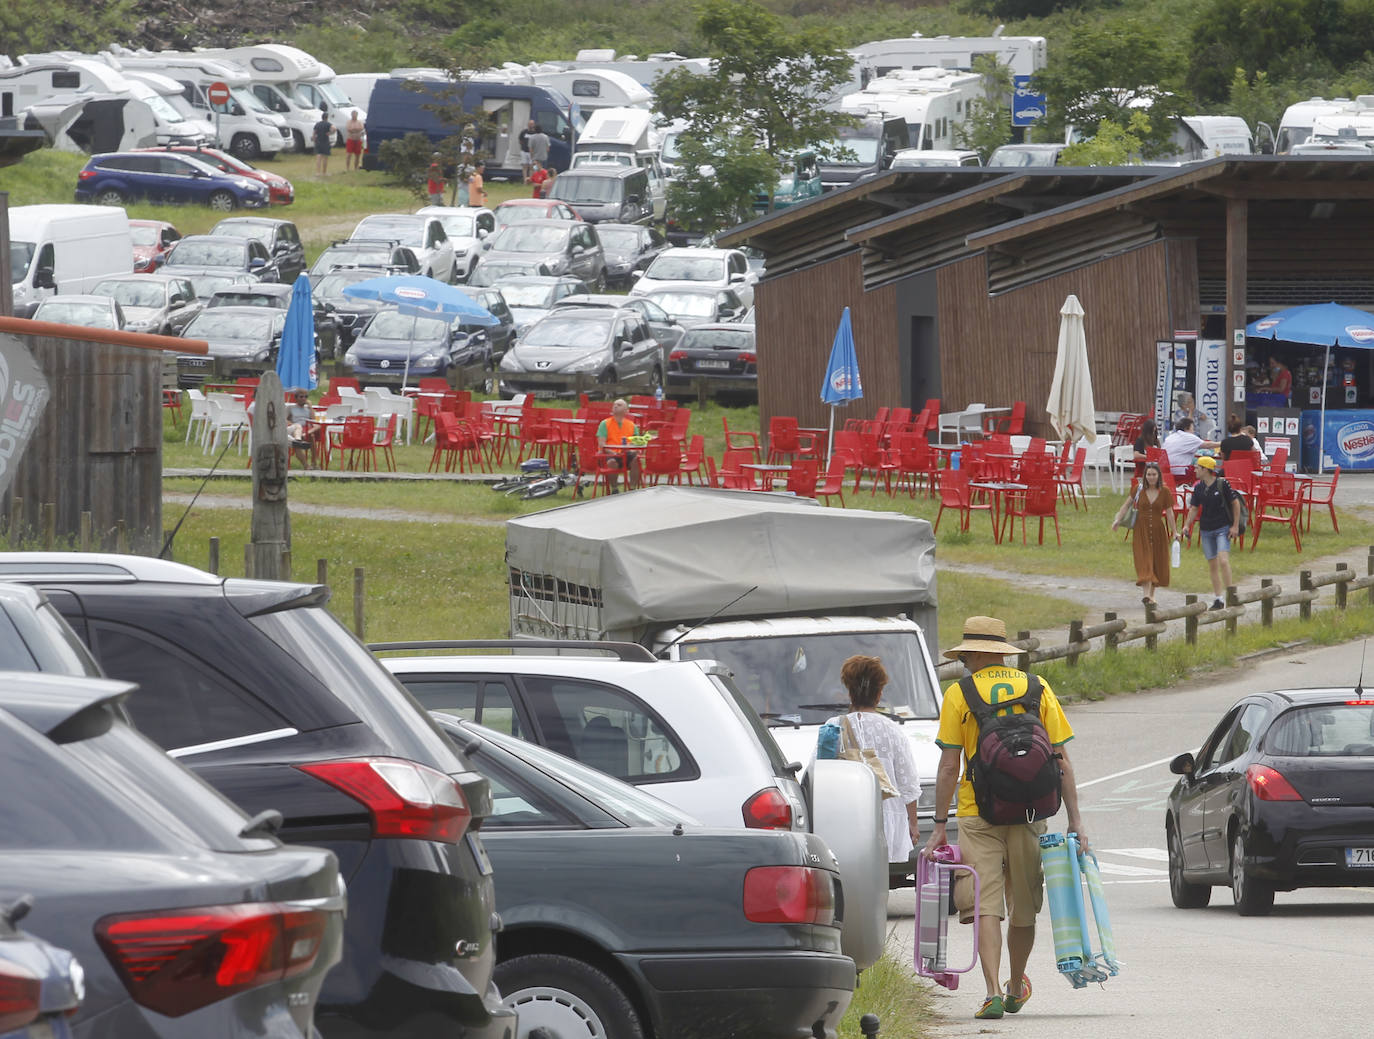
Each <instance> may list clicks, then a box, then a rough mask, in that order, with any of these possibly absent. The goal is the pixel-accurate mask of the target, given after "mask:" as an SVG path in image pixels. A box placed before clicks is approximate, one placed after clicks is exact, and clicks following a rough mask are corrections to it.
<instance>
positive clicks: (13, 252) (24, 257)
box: [10, 241, 38, 284]
mask: <svg viewBox="0 0 1374 1039" xmlns="http://www.w3.org/2000/svg"><path fill="white" fill-rule="evenodd" d="M37 251H38V245H37V243H35V242H15V241H11V242H10V278H11V279H13V281H14V282H15V284H18V283H19V282H21V281H23V280H24V279H25V278H27V277H28V276H29V264H30V263H32V262H33V254H34V253H35V252H37Z"/></svg>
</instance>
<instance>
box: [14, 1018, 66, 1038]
mask: <svg viewBox="0 0 1374 1039" xmlns="http://www.w3.org/2000/svg"><path fill="white" fill-rule="evenodd" d="M22 1034H23V1035H24V1037H25V1039H57V1030H56V1029H55V1028H54V1027H53V1025H52V1022H51V1021H35V1022H34V1023H33V1024H31V1025H29V1030H28V1031H27V1032H24V1033H22ZM63 1034H64V1035H65V1034H67V1033H65V1032H64V1033H63Z"/></svg>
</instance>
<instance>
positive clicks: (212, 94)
mask: <svg viewBox="0 0 1374 1039" xmlns="http://www.w3.org/2000/svg"><path fill="white" fill-rule="evenodd" d="M205 96H206V97H208V98H209V99H210V104H212V105H224V104H228V103H229V84H227V83H219V82H216V83H211V84H210V86H209V87H208V88H207V89H206V91H205Z"/></svg>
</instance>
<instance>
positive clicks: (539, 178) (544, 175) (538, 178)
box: [530, 159, 549, 198]
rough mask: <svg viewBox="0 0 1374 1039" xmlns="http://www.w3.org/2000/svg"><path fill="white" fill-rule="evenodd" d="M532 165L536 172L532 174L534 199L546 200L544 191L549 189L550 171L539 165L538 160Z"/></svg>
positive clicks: (531, 181)
mask: <svg viewBox="0 0 1374 1039" xmlns="http://www.w3.org/2000/svg"><path fill="white" fill-rule="evenodd" d="M532 165H533V167H534V172H533V173H531V174H530V183H531V184H532V185H534V197H535V198H545V197H546V196H545V194H544V191H545V190H546V188H547V187H548V180H549V174H548V171H546V170H545V169H544V167H543V166H541V165H540V164H539V160H538V159H535V160H533V162H532Z"/></svg>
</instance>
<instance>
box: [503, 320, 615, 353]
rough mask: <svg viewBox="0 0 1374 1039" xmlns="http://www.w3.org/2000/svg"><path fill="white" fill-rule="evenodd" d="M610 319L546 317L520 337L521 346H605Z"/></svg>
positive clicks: (578, 348) (590, 348) (571, 347)
mask: <svg viewBox="0 0 1374 1039" xmlns="http://www.w3.org/2000/svg"><path fill="white" fill-rule="evenodd" d="M609 326H610V321H609V320H607V321H571V320H568V319H566V318H559V317H558V316H557V311H555V312H554V316H553V317H546V318H545V319H544V320H543V321H541V322H539V324H537V325H535V326H534V327H533V328H531V329H530V330H529V331H528V332H526V333H525V334H524V335H523V336H521V337H520V345H521V346H541V347H567V348H568V349H570V350H592V349H595V348H596V347H598V346H605V345H606V340H607V339H608V338H609V336H608V332H609Z"/></svg>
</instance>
